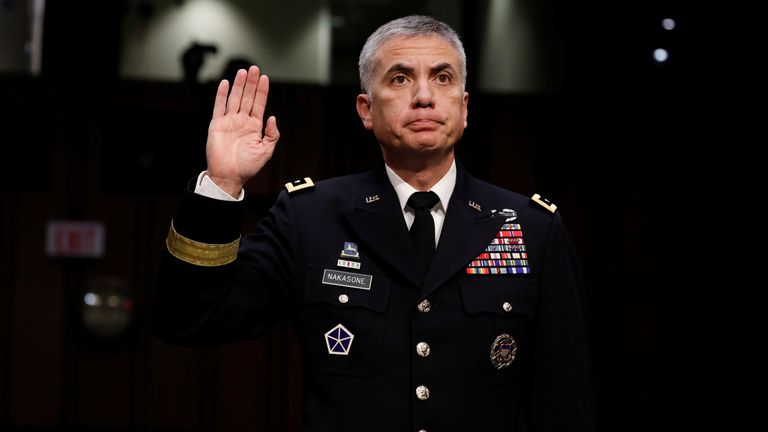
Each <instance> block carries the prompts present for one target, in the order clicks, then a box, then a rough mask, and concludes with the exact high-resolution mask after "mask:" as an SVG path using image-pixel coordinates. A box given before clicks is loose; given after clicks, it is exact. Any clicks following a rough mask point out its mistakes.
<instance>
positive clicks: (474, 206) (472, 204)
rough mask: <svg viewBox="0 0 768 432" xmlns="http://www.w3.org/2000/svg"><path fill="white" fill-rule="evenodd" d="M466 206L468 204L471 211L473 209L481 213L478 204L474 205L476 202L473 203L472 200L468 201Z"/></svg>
mask: <svg viewBox="0 0 768 432" xmlns="http://www.w3.org/2000/svg"><path fill="white" fill-rule="evenodd" d="M467 204H469V206H470V207H472V208H473V209H475V210H477V211H482V210H481V209H480V204H478V203H476V202H474V201H472V200H469V203H467Z"/></svg>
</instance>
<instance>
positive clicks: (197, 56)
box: [181, 42, 218, 83]
mask: <svg viewBox="0 0 768 432" xmlns="http://www.w3.org/2000/svg"><path fill="white" fill-rule="evenodd" d="M217 51H218V48H216V45H205V44H200V43H198V42H193V43H192V45H190V47H189V48H187V49H186V50H184V53H183V54H182V55H181V63H182V65H183V66H184V82H188V83H197V82H198V80H197V75H198V74H199V73H200V68H202V67H203V63H204V62H205V55H206V54H216V52H217Z"/></svg>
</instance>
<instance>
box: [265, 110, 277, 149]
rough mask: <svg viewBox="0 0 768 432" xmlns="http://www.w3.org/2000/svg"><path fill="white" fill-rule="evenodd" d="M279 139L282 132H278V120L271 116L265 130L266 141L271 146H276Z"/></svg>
mask: <svg viewBox="0 0 768 432" xmlns="http://www.w3.org/2000/svg"><path fill="white" fill-rule="evenodd" d="M279 139H280V131H279V130H277V118H275V116H270V117H269V118H268V119H267V127H266V129H264V141H265V142H266V143H268V144H270V145H275V144H277V140H279Z"/></svg>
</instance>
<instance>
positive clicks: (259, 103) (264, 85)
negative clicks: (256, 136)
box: [251, 75, 269, 120]
mask: <svg viewBox="0 0 768 432" xmlns="http://www.w3.org/2000/svg"><path fill="white" fill-rule="evenodd" d="M268 94H269V77H267V76H266V75H262V76H260V77H259V85H258V87H256V98H255V99H254V101H253V109H251V117H255V118H257V119H258V120H261V119H263V118H264V109H265V108H266V106H267V95H268Z"/></svg>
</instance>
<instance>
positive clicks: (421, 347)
mask: <svg viewBox="0 0 768 432" xmlns="http://www.w3.org/2000/svg"><path fill="white" fill-rule="evenodd" d="M430 352H432V350H431V349H430V348H429V344H428V343H426V342H419V343H418V344H416V354H418V355H419V357H426V356H428V355H429V353H430Z"/></svg>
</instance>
